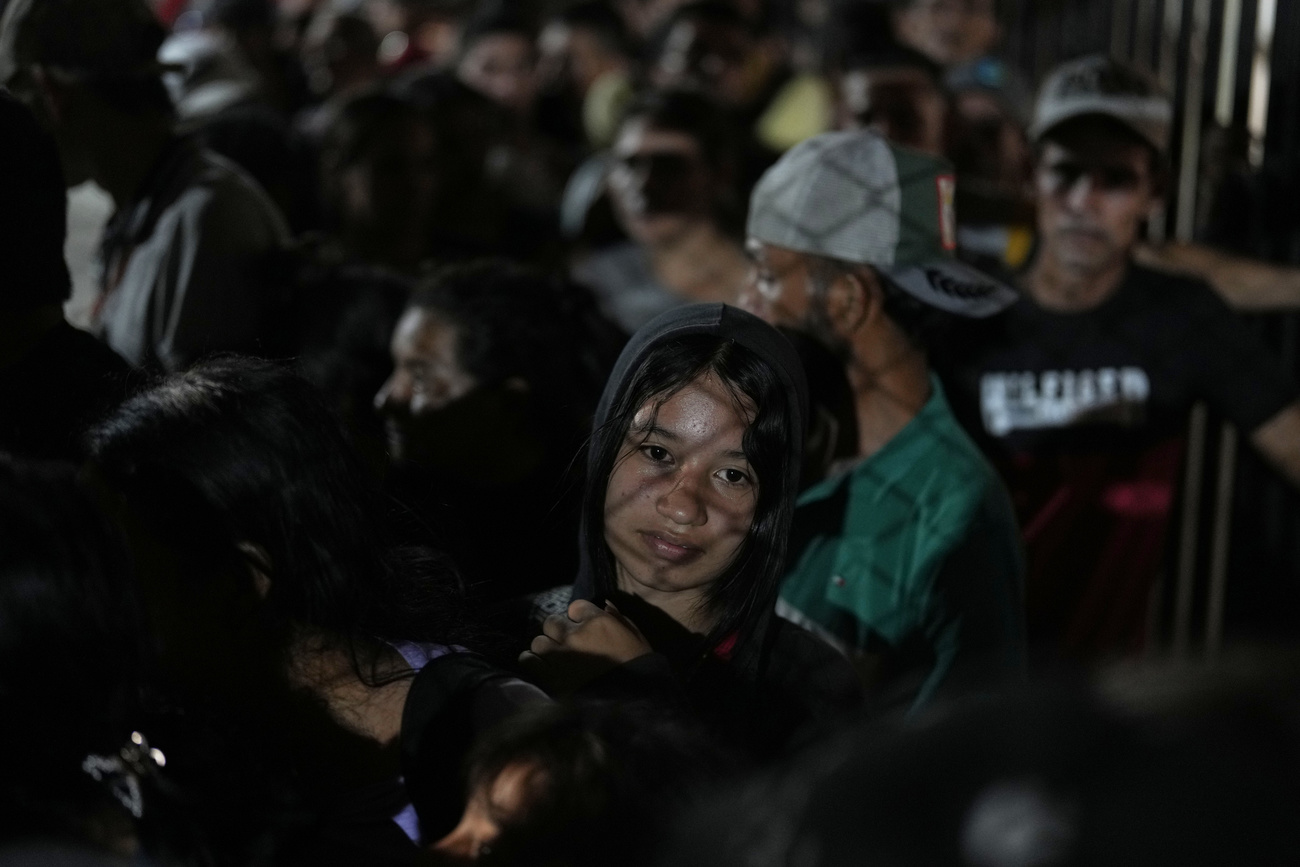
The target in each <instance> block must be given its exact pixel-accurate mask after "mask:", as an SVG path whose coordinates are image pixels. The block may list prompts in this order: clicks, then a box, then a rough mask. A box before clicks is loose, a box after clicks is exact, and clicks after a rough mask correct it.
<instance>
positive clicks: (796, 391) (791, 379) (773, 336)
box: [573, 304, 808, 604]
mask: <svg viewBox="0 0 1300 867" xmlns="http://www.w3.org/2000/svg"><path fill="white" fill-rule="evenodd" d="M694 335H706V336H715V337H721V338H725V339H728V340H734V341H735V342H736V343H738V344H740V345H741V346H744V347H745V348H747V349H749V350H751V351H753V352H754V353H755V354H756V355H758V356H759V357H760V358H762V359H764V360H765V361H767V363H768V364H770V365H771V366H772V368H773V369H774V370H775V371H776V373H777V375H778V377H779V378H780V380H781V382H782V384H783V385H784V388H783V389H782V391H783V392H784V394H785V395H786V401H787V407H786V408H787V412H788V413H789V418H790V420H791V422H792V424H791V429H792V430H794V431H798V432H799V435H798V436H795V437H791V440H792V441H791V442H789V443H787V444H786V447H787V448H788V449H789V461H788V463H787V466H788V467H789V474H790V478H789V480H788V484H787V487H786V489H787V490H788V491H790V492H791V494H790V496H792V497H793V496H794V492H795V491H797V490H798V488H799V472H800V467H801V465H802V456H803V437H804V434H805V432H806V426H807V418H808V382H807V380H806V378H805V377H804V370H803V365H802V364H801V363H800V361H799V355H798V353H796V352H795V349H794V347H793V346H792V345H791V344H790V342H789V341H788V340H786V338H785V336H784V335H782V334H781V333H780V332H779V331H777V330H776V329H775V328H773V327H772V326H770V325H768V324H767V323H766V322H764V321H763V320H761V319H759V318H758V317H757V316H754V315H753V314H750V313H746V312H745V311H744V310H741V309H740V308H738V307H731V306H728V305H726V304H691V305H688V306H685V307H678V308H676V309H673V310H669V311H668V312H666V313H663V314H661V315H659V316H656V317H655V318H654V319H652V320H650V322H648V323H646V324H645V325H644V326H642V327H641V328H640V329H639V330H638V331H637V332H636V334H634V335H632V339H631V340H630V341H628V344H627V346H626V347H624V349H623V352H622V354H621V355H620V356H619V358H618V363H617V364H615V365H614V371H613V373H611V374H610V377H609V380H608V382H606V383H605V390H604V392H603V393H602V394H601V396H600V404H599V405H598V406H597V408H596V416H595V421H594V423H593V425H592V434H591V440H590V445H589V448H588V452H587V475H588V478H589V479H590V478H592V477H593V476H594V474H595V473H596V471H597V468H596V462H597V461H598V460H599V455H600V452H601V446H602V439H603V437H605V436H608V435H611V434H614V435H622V432H612V431H607V430H606V423H607V421H608V419H609V414H610V411H611V410H612V408H613V407H615V406H617V405H618V403H619V399H620V398H621V397H622V395H623V392H624V391H625V390H626V389H627V387H628V385H629V383H630V382H631V380H632V378H633V375H634V374H635V373H636V371H637V370H639V369H640V367H641V365H642V364H643V363H644V361H645V358H646V356H647V355H648V354H649V353H650V352H651V351H652V350H653V349H654V348H655V347H657V346H658V345H659V344H661V343H664V342H665V341H670V340H675V339H678V338H681V337H688V336H694ZM603 530H604V528H603V527H595V528H592V527H589V526H588V516H587V515H586V511H585V510H584V513H583V522H582V528H581V530H580V531H579V551H580V554H579V557H580V561H579V566H578V575H577V578H576V580H575V581H574V586H573V598H574V599H594V600H596V601H598V602H599V601H601V600H599V599H597V597H598V596H599V595H600V594H599V592H598V590H597V588H596V582H595V575H594V570H593V568H592V563H591V555H590V546H589V540H588V536H589V534H590V533H592V532H593V531H594V532H596V533H600V534H601V544H603ZM772 604H775V600H772Z"/></svg>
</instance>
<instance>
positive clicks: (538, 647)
mask: <svg viewBox="0 0 1300 867" xmlns="http://www.w3.org/2000/svg"><path fill="white" fill-rule="evenodd" d="M559 648H560V642H558V641H556V640H555V639H553V638H550V637H548V636H545V635H539V636H537V637H536V638H534V639H533V641H532V643H531V644H529V645H528V650H529V651H531V652H532V653H534V654H536V655H538V656H541V655H542V654H546V653H552V652H554V651H556V650H559Z"/></svg>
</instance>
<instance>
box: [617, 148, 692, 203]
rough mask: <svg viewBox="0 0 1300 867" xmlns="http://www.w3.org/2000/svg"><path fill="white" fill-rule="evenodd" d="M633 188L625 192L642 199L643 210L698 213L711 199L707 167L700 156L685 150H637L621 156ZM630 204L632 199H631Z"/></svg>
mask: <svg viewBox="0 0 1300 867" xmlns="http://www.w3.org/2000/svg"><path fill="white" fill-rule="evenodd" d="M619 162H620V165H621V167H622V168H623V170H625V171H626V172H627V175H626V177H627V178H628V180H629V187H630V189H629V190H628V191H627V193H626V194H625V195H626V196H627V197H628V198H630V199H639V200H640V202H639V204H640V207H639V208H638V207H631V208H630V210H636V211H639V212H641V213H644V214H697V213H703V212H705V211H707V209H708V206H709V201H710V196H709V192H708V189H707V185H706V184H705V182H704V171H703V168H702V167H701V165H700V163H699V160H698V159H696V158H694V157H691V156H687V155H686V154H674V153H651V154H634V155H632V156H629V157H625V158H623V159H621V160H620V161H619ZM629 204H630V203H629Z"/></svg>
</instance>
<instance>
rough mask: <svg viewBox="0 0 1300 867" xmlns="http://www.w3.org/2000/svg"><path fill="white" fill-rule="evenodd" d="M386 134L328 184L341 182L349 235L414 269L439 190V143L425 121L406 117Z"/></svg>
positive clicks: (387, 258)
mask: <svg viewBox="0 0 1300 867" xmlns="http://www.w3.org/2000/svg"><path fill="white" fill-rule="evenodd" d="M384 132H385V133H386V134H378V133H377V134H375V135H374V136H372V138H371V141H370V142H369V144H368V147H367V150H366V151H365V152H364V153H363V154H361V155H360V156H359V157H358V158H357V159H355V160H353V161H352V162H351V163H349V164H348V165H346V166H344V167H343V168H342V170H341V172H340V173H339V176H338V177H337V178H327V179H326V182H327V183H329V184H333V185H336V188H337V193H336V198H337V205H338V209H339V212H340V213H339V216H340V220H341V223H342V224H343V232H344V235H345V236H349V237H351V238H353V239H355V240H356V241H357V242H358V243H360V244H362V245H364V247H365V248H366V249H365V252H366V253H368V254H371V255H375V256H378V257H379V258H381V259H382V260H383V262H382V264H389V265H393V266H395V267H399V268H405V267H411V266H414V265H415V264H416V263H417V262H418V261H419V260H420V259H421V258H422V257H423V254H424V252H425V246H426V245H427V238H428V234H429V226H430V222H431V220H432V217H433V211H434V206H435V199H436V197H437V193H438V186H439V181H438V148H437V142H436V140H435V138H434V133H433V129H432V127H431V126H430V124H429V123H427V122H425V121H423V120H415V119H408V120H403V121H400V122H398V123H395V124H393V126H392V129H391V130H386V131H384Z"/></svg>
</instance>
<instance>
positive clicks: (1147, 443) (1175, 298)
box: [940, 56, 1300, 659]
mask: <svg viewBox="0 0 1300 867" xmlns="http://www.w3.org/2000/svg"><path fill="white" fill-rule="evenodd" d="M1171 116H1172V107H1171V105H1170V103H1169V101H1168V99H1167V98H1166V97H1165V96H1163V95H1162V94H1161V93H1160V92H1159V91H1158V89H1157V88H1156V86H1155V85H1154V83H1153V82H1152V81H1151V80H1150V79H1149V78H1148V77H1147V76H1145V75H1144V74H1142V73H1140V72H1139V71H1138V70H1135V69H1132V68H1130V67H1127V66H1124V65H1122V64H1120V63H1118V62H1116V61H1113V60H1111V59H1109V58H1107V57H1103V56H1093V57H1087V58H1083V59H1081V60H1077V61H1072V62H1070V63H1067V64H1064V65H1062V66H1060V67H1058V68H1057V69H1056V70H1054V71H1053V73H1052V74H1051V75H1050V76H1049V77H1048V79H1047V81H1046V83H1045V84H1044V86H1043V89H1042V92H1041V95H1040V97H1039V100H1038V104H1037V106H1036V108H1035V117H1034V122H1033V125H1032V127H1031V129H1030V135H1031V137H1032V138H1033V139H1034V142H1035V148H1036V167H1035V174H1034V184H1035V191H1036V197H1037V205H1038V216H1037V221H1038V247H1037V251H1036V253H1035V255H1034V257H1033V258H1032V260H1031V261H1030V263H1029V265H1028V267H1027V269H1026V270H1025V271H1024V273H1023V275H1022V277H1021V283H1022V288H1023V290H1024V291H1023V296H1022V297H1021V298H1020V300H1019V301H1018V302H1017V303H1016V304H1015V305H1014V306H1013V307H1011V308H1009V309H1008V310H1007V311H1006V313H1005V314H1003V315H1001V316H999V317H996V318H994V319H992V320H990V321H989V322H988V323H987V327H980V328H977V329H969V330H968V333H967V334H966V335H965V337H964V339H962V340H959V341H955V342H950V343H949V344H948V345H947V347H946V349H948V350H949V353H948V355H949V359H948V360H947V361H945V362H942V363H941V365H940V366H941V369H943V370H944V371H945V372H949V371H951V376H950V377H949V379H950V386H951V388H950V393H951V394H952V395H953V398H954V400H953V405H954V408H956V409H957V410H958V414H959V416H960V417H961V418H962V420H963V421H964V422H965V423H966V426H967V429H968V430H970V431H972V433H973V434H974V435H975V436H976V438H977V439H978V440H980V441H981V442H982V443H983V444H984V445H985V446H986V451H988V453H989V454H990V455H991V456H993V457H994V460H995V463H997V464H998V465H999V467H1000V469H1002V471H1003V475H1004V477H1005V478H1006V480H1007V483H1008V486H1009V488H1010V489H1011V492H1012V496H1013V499H1014V500H1015V503H1016V507H1017V510H1018V512H1019V515H1020V519H1021V522H1022V525H1023V527H1024V532H1025V542H1026V550H1027V554H1028V596H1027V602H1028V616H1029V621H1028V626H1029V636H1030V641H1031V643H1035V644H1040V645H1042V646H1043V647H1044V648H1045V649H1050V650H1052V651H1054V652H1056V653H1059V654H1061V655H1063V656H1065V657H1067V658H1081V659H1088V658H1095V657H1098V656H1106V655H1112V654H1116V653H1129V652H1134V651H1136V650H1138V649H1140V648H1141V645H1142V643H1143V641H1144V639H1145V636H1146V632H1147V620H1148V616H1147V606H1148V599H1149V598H1150V595H1151V589H1152V587H1153V585H1154V582H1155V581H1156V578H1157V576H1158V574H1159V572H1160V570H1161V567H1162V564H1163V561H1164V555H1165V547H1166V531H1167V529H1168V523H1169V517H1170V513H1171V508H1172V504H1173V499H1174V494H1175V489H1176V485H1177V481H1178V478H1179V474H1180V472H1181V468H1182V465H1183V451H1184V448H1183V447H1184V431H1185V429H1186V426H1187V419H1188V414H1189V411H1190V409H1191V407H1192V404H1193V403H1194V402H1196V401H1200V400H1204V401H1206V402H1207V403H1208V404H1209V405H1210V406H1211V407H1212V408H1213V409H1214V410H1215V411H1216V412H1219V413H1221V414H1222V415H1224V416H1226V417H1227V418H1229V419H1231V420H1232V421H1233V422H1234V423H1235V424H1236V425H1237V426H1238V428H1240V429H1241V431H1242V432H1243V433H1244V434H1246V435H1248V436H1249V438H1250V441H1251V443H1252V444H1253V445H1254V446H1255V448H1256V449H1257V450H1258V451H1260V452H1261V453H1262V454H1263V456H1264V457H1265V458H1266V459H1268V460H1269V461H1270V462H1271V463H1272V464H1273V465H1274V466H1276V467H1277V468H1278V469H1279V470H1280V471H1281V472H1283V473H1284V474H1285V475H1286V476H1288V477H1289V478H1290V479H1291V480H1293V481H1300V406H1298V405H1297V404H1296V402H1295V401H1296V394H1297V392H1296V387H1295V385H1294V383H1292V382H1291V381H1290V379H1289V377H1288V376H1287V375H1285V374H1284V373H1283V371H1282V368H1281V365H1280V364H1279V363H1278V362H1277V361H1276V360H1275V359H1273V358H1272V357H1270V353H1269V352H1268V351H1267V350H1266V349H1265V348H1264V346H1263V345H1262V344H1261V343H1260V341H1259V340H1258V339H1257V338H1256V337H1255V335H1254V334H1252V333H1251V332H1250V331H1249V330H1248V329H1247V328H1246V327H1245V326H1244V325H1243V324H1242V323H1241V322H1240V321H1238V320H1237V319H1236V318H1235V317H1234V316H1233V315H1232V313H1231V312H1230V311H1229V310H1228V308H1227V307H1226V305H1225V304H1224V303H1223V302H1222V301H1221V300H1220V299H1219V298H1218V297H1217V296H1216V295H1215V294H1214V292H1213V291H1211V290H1210V288H1209V287H1208V286H1206V285H1204V284H1203V283H1201V282H1199V281H1196V280H1192V279H1189V278H1186V277H1177V276H1173V275H1170V274H1164V273H1159V272H1156V271H1151V270H1148V269H1146V268H1143V267H1141V266H1139V265H1136V264H1134V262H1133V260H1132V256H1133V251H1134V248H1135V246H1136V245H1137V243H1138V241H1139V239H1140V237H1141V232H1142V227H1143V224H1144V222H1145V220H1146V219H1147V217H1148V216H1149V215H1150V214H1151V212H1152V211H1153V209H1154V208H1155V207H1156V206H1157V205H1158V204H1159V201H1160V197H1161V192H1162V187H1163V185H1164V182H1165V179H1166V177H1167V175H1168V166H1167V154H1166V143H1167V140H1168V135H1169V124H1170V119H1171Z"/></svg>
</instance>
